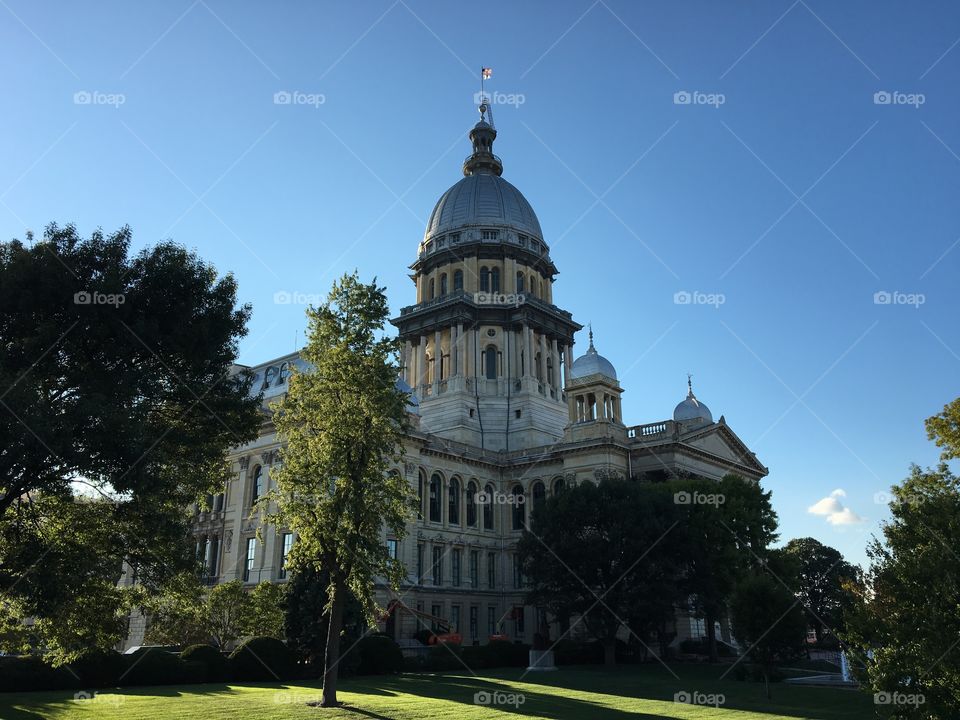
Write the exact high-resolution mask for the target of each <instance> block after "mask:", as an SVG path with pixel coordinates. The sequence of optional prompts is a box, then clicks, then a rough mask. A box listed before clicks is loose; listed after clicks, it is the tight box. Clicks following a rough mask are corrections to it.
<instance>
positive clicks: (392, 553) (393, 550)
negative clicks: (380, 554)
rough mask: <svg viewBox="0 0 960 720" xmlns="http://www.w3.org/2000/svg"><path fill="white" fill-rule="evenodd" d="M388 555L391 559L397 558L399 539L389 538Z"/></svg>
mask: <svg viewBox="0 0 960 720" xmlns="http://www.w3.org/2000/svg"><path fill="white" fill-rule="evenodd" d="M387 555H388V556H389V557H390V559H391V560H396V559H397V541H396V540H394V539H393V538H388V539H387Z"/></svg>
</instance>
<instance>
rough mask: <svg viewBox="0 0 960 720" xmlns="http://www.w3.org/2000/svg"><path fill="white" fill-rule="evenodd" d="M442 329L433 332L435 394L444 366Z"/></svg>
mask: <svg viewBox="0 0 960 720" xmlns="http://www.w3.org/2000/svg"><path fill="white" fill-rule="evenodd" d="M441 332H442V331H440V330H436V331H435V332H434V333H433V394H434V395H436V394H437V392H438V391H439V385H440V371H441V369H442V368H443V340H442V338H443V336H442V335H441Z"/></svg>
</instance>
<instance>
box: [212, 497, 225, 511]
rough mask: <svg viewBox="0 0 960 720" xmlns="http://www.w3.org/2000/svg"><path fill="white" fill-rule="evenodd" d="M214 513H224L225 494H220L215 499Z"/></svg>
mask: <svg viewBox="0 0 960 720" xmlns="http://www.w3.org/2000/svg"><path fill="white" fill-rule="evenodd" d="M213 511H214V512H223V493H220V494H219V495H217V496H216V497H215V498H214V499H213Z"/></svg>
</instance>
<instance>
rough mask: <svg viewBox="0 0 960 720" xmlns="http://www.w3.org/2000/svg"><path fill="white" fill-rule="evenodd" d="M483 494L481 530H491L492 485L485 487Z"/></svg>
mask: <svg viewBox="0 0 960 720" xmlns="http://www.w3.org/2000/svg"><path fill="white" fill-rule="evenodd" d="M483 494H484V496H485V497H484V503H483V529H484V530H493V485H487V487H486V488H484V491H483Z"/></svg>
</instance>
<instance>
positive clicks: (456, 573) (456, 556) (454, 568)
mask: <svg viewBox="0 0 960 720" xmlns="http://www.w3.org/2000/svg"><path fill="white" fill-rule="evenodd" d="M462 555H463V552H462V551H460V550H454V551H453V562H452V565H451V579H452V582H453V586H454V587H460V558H461V556H462Z"/></svg>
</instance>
